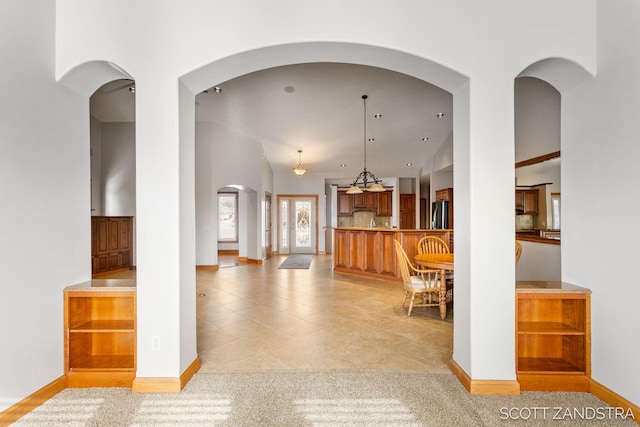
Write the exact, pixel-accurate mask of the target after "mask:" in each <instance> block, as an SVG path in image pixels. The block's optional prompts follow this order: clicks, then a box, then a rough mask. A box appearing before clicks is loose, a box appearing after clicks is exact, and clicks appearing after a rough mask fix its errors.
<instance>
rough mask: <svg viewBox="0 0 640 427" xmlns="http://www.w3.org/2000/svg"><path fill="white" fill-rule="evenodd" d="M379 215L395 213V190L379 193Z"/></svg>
mask: <svg viewBox="0 0 640 427" xmlns="http://www.w3.org/2000/svg"><path fill="white" fill-rule="evenodd" d="M377 213H378V216H391V215H393V192H391V191H385V192H382V193H378V212H377Z"/></svg>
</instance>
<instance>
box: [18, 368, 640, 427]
mask: <svg viewBox="0 0 640 427" xmlns="http://www.w3.org/2000/svg"><path fill="white" fill-rule="evenodd" d="M533 408H539V409H538V410H537V415H536V417H535V418H534V415H533V413H532V412H533ZM542 408H548V409H547V410H546V413H545V414H543V411H542ZM553 408H561V409H562V412H561V413H560V415H559V416H560V418H561V419H560V420H554V419H553V418H554V416H558V414H557V413H556V411H557V409H553ZM605 408H607V407H606V405H605V404H604V403H603V402H602V401H600V400H599V399H597V398H596V397H594V396H592V395H590V394H588V393H532V392H526V393H522V394H521V395H520V396H477V395H470V394H469V393H467V391H466V390H465V389H464V388H463V387H462V385H461V384H460V383H459V382H458V380H457V379H456V378H455V377H454V376H453V375H450V374H443V375H436V374H394V373H372V372H324V373H322V372H309V373H304V372H295V373H290V372H283V373H250V374H196V375H195V376H194V377H193V379H192V380H191V381H190V382H189V383H188V384H187V386H186V387H185V389H184V390H183V391H182V392H181V393H166V394H165V393H132V392H131V391H130V390H129V389H116V388H91V389H66V390H63V391H62V392H61V393H59V394H58V395H56V396H54V397H53V398H52V399H50V400H49V401H47V402H45V403H44V404H43V405H41V406H40V407H38V408H37V409H36V410H34V411H33V412H31V413H29V414H27V415H26V416H24V417H23V418H22V419H20V420H18V422H17V423H15V424H14V425H16V426H33V427H44V426H61V425H64V426H319V427H320V426H321V427H330V426H393V427H407V426H438V427H442V426H511V425H513V426H523V425H532V426H533V425H535V426H592V425H598V426H611V425H615V426H636V427H637V424H636V423H635V422H633V421H632V420H629V419H627V420H623V419H615V418H614V417H613V416H608V417H606V418H605V419H599V420H598V419H591V420H583V419H582V418H587V417H588V416H589V414H590V413H591V412H590V410H591V409H593V411H599V412H598V413H607V412H606V411H607V410H606V409H605ZM567 410H568V411H569V412H570V413H571V414H572V415H571V416H570V417H569V416H568V415H567ZM593 413H596V412H593ZM576 414H578V416H576ZM579 414H585V415H583V416H580V415H579ZM516 416H517V417H520V418H524V417H526V418H527V419H525V420H523V419H515V417H516Z"/></svg>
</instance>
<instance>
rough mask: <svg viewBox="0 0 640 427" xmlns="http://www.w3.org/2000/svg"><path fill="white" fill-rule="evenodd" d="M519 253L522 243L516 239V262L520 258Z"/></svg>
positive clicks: (520, 252)
mask: <svg viewBox="0 0 640 427" xmlns="http://www.w3.org/2000/svg"><path fill="white" fill-rule="evenodd" d="M520 255H522V243H520V242H518V241H517V240H516V264H517V263H518V261H519V260H520Z"/></svg>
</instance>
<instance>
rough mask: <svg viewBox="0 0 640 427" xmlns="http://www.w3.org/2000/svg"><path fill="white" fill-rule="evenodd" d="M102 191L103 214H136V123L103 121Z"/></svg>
mask: <svg viewBox="0 0 640 427" xmlns="http://www.w3.org/2000/svg"><path fill="white" fill-rule="evenodd" d="M100 128H101V130H102V131H101V135H100V146H101V167H100V173H101V183H102V186H101V193H102V206H103V210H102V212H103V215H107V216H135V215H136V124H135V123H102V124H101V125H100Z"/></svg>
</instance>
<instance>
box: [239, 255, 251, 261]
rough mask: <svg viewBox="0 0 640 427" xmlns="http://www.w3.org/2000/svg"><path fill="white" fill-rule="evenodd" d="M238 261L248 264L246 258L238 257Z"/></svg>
mask: <svg viewBox="0 0 640 427" xmlns="http://www.w3.org/2000/svg"><path fill="white" fill-rule="evenodd" d="M238 261H240V262H249V258H248V257H246V256H239V257H238Z"/></svg>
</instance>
